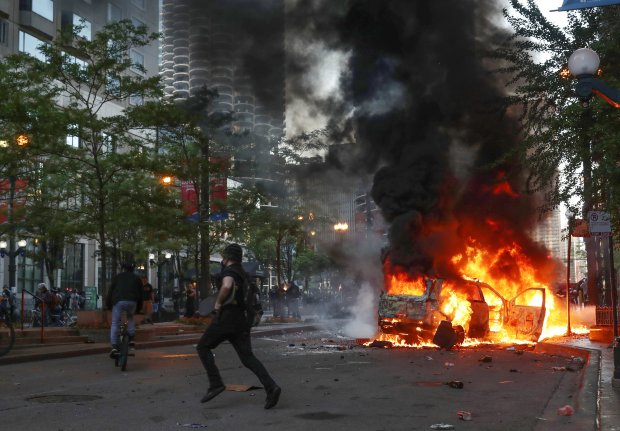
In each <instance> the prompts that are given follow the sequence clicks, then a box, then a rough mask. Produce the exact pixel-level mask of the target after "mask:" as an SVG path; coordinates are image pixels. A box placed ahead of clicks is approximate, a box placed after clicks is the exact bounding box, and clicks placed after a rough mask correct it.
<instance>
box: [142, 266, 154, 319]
mask: <svg viewBox="0 0 620 431" xmlns="http://www.w3.org/2000/svg"><path fill="white" fill-rule="evenodd" d="M154 295H155V294H154V291H153V285H152V284H151V283H149V279H148V278H147V276H146V275H143V276H142V312H143V314H144V320H143V323H150V324H151V325H152V324H153V298H154Z"/></svg>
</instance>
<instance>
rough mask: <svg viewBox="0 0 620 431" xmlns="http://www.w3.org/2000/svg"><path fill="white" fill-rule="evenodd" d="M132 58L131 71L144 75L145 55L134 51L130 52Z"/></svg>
mask: <svg viewBox="0 0 620 431" xmlns="http://www.w3.org/2000/svg"><path fill="white" fill-rule="evenodd" d="M129 55H130V57H131V70H133V71H134V72H137V73H144V72H143V71H144V55H142V54H141V53H139V52H138V51H136V50H135V49H132V50H131V51H130V52H129Z"/></svg>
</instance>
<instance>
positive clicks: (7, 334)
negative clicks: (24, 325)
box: [0, 320, 15, 356]
mask: <svg viewBox="0 0 620 431" xmlns="http://www.w3.org/2000/svg"><path fill="white" fill-rule="evenodd" d="M14 343H15V330H14V329H13V325H12V324H11V322H8V321H6V320H0V356H3V355H6V354H7V353H9V350H11V348H12V347H13V344H14Z"/></svg>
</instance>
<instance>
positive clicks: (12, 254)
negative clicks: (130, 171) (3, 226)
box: [0, 237, 28, 288]
mask: <svg viewBox="0 0 620 431" xmlns="http://www.w3.org/2000/svg"><path fill="white" fill-rule="evenodd" d="M14 244H15V238H14V237H12V238H11V240H10V241H9V243H7V242H6V241H4V240H2V241H0V258H2V259H4V257H5V256H8V257H9V287H11V288H13V287H15V278H16V277H15V273H16V269H17V265H16V261H15V258H16V257H17V256H23V255H24V254H25V252H26V245H27V244H28V243H27V242H26V240H25V239H20V240H19V241H17V249H15V246H14Z"/></svg>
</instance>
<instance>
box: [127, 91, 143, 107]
mask: <svg viewBox="0 0 620 431" xmlns="http://www.w3.org/2000/svg"><path fill="white" fill-rule="evenodd" d="M129 104H130V105H136V106H137V105H144V97H143V96H142V95H141V94H133V95H131V96H129Z"/></svg>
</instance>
